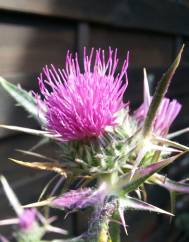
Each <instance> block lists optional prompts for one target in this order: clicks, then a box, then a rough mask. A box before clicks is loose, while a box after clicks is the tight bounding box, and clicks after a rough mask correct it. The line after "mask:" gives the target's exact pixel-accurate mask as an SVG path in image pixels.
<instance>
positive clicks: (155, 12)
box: [0, 0, 189, 242]
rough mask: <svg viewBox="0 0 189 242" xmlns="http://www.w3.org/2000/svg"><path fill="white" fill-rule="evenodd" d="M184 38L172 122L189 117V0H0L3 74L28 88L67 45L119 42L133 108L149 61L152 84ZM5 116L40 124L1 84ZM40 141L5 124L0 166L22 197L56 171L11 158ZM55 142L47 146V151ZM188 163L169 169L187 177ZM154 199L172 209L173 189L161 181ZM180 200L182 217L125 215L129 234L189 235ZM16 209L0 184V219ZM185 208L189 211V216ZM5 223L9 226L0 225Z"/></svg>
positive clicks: (1, 115) (75, 219) (73, 221)
mask: <svg viewBox="0 0 189 242" xmlns="http://www.w3.org/2000/svg"><path fill="white" fill-rule="evenodd" d="M183 42H184V43H185V44H186V47H185V51H184V55H183V58H182V63H181V65H180V67H179V70H178V71H177V73H176V75H175V77H174V78H173V79H174V80H173V82H172V84H171V87H170V90H169V93H168V96H169V97H172V98H177V99H178V100H179V101H180V102H181V104H183V105H184V107H183V109H182V112H181V114H180V115H179V117H178V118H177V121H176V122H175V124H174V126H173V127H172V129H173V130H175V129H181V128H184V127H186V126H188V123H189V97H188V94H189V1H187V0H180V1H179V0H178V1H176V0H154V1H153V0H117V1H116V0H114V1H113V0H101V1H99V0H86V1H82V0H81V1H80V0H46V1H45V0H41V1H40V0H32V1H31V0H17V1H15V0H4V1H3V0H0V75H1V76H3V77H5V78H6V79H7V80H9V81H12V82H13V83H21V85H22V86H23V87H24V88H26V89H27V90H31V89H36V87H37V76H38V75H39V73H40V71H41V68H42V67H43V66H44V65H45V64H51V63H53V64H55V65H58V66H63V65H64V63H65V54H66V51H67V50H68V49H69V50H70V51H73V52H75V51H77V52H78V53H79V54H82V48H83V46H86V47H96V48H104V49H108V47H109V46H111V47H112V48H118V54H119V57H120V61H123V59H124V58H125V56H126V52H127V50H129V51H130V63H129V71H128V76H129V87H128V89H127V92H126V94H125V100H130V101H131V107H132V108H133V109H134V108H136V107H137V106H138V105H139V104H140V102H141V101H142V93H143V90H142V81H143V74H142V68H143V67H146V68H147V72H148V74H149V80H150V83H151V89H152V91H153V90H154V86H155V85H156V82H157V81H158V80H159V78H160V76H161V74H162V73H163V72H164V71H165V70H166V68H167V67H168V66H169V65H170V63H171V62H172V61H173V59H174V57H175V55H176V53H177V52H178V49H179V48H180V47H181V45H182V43H183ZM0 123H3V124H10V125H20V126H22V125H23V126H26V127H35V128H38V125H37V124H36V123H35V122H34V121H33V120H32V119H29V118H27V114H26V113H25V112H24V111H23V110H22V109H21V108H19V107H15V102H14V101H13V100H12V99H11V98H10V97H9V96H8V95H7V94H6V93H5V92H4V91H3V90H0ZM188 140H189V136H188V135H186V136H185V139H183V140H181V141H183V142H184V143H186V144H187V143H188ZM36 142H37V138H35V137H31V136H28V135H23V134H20V133H14V132H8V131H6V130H0V173H3V174H4V175H5V176H6V177H7V178H8V180H9V181H10V183H11V185H12V187H13V188H14V190H15V192H16V193H17V195H18V197H19V198H20V200H21V201H22V203H27V202H28V201H30V202H31V201H35V200H36V199H37V198H38V196H39V194H40V192H41V190H42V189H43V187H44V186H45V184H46V182H47V180H49V176H51V177H52V174H50V175H49V173H46V172H37V171H33V170H30V169H26V168H23V167H20V166H16V165H14V164H13V163H11V161H9V160H8V158H9V157H14V158H15V157H16V158H20V157H22V158H23V156H21V155H19V154H18V153H17V152H16V151H15V149H18V148H19V149H29V148H31V147H32V146H33V145H35V144H36ZM52 150H53V148H52V147H48V149H47V148H45V147H44V151H45V152H47V151H48V153H49V154H51V152H53V151H52ZM30 160H32V159H31V158H30ZM188 163H189V161H188V160H187V158H185V159H184V160H181V161H178V162H177V163H176V165H174V166H171V168H170V169H169V170H167V171H166V172H167V173H168V176H169V177H172V178H175V179H177V180H178V179H182V178H185V177H186V176H187V175H188V173H189V172H188ZM149 200H151V201H152V202H153V204H156V205H159V206H161V207H162V208H164V209H165V208H167V209H169V195H168V193H166V192H165V191H164V190H163V189H157V188H156V187H155V188H152V189H151V190H150V195H149ZM178 201H179V202H178V203H177V215H178V216H177V217H178V220H177V223H176V225H175V219H174V220H173V222H172V224H170V223H169V219H168V218H166V217H163V216H160V215H159V216H158V215H154V214H149V213H140V212H139V213H136V212H130V213H129V214H128V216H127V215H126V221H127V223H128V224H129V228H128V232H129V236H128V237H127V238H126V239H127V241H131V242H134V241H135V242H142V241H146V242H153V241H154V242H158V241H161V242H162V241H166V242H167V241H170V242H173V241H175V242H177V241H180V242H184V241H188V237H187V236H188V235H187V230H188V228H187V227H186V228H185V225H186V223H187V222H188V223H189V219H188V217H187V210H188V207H187V205H186V204H187V203H188V201H189V198H188V196H184V197H180V199H179V200H178ZM8 214H9V215H8ZM11 214H13V212H12V210H11V209H10V207H9V206H8V203H7V200H6V199H5V197H4V195H3V191H2V189H1V188H0V219H2V218H5V217H7V216H10V215H11ZM183 214H184V216H185V215H186V217H184V219H188V220H187V221H186V223H185V220H184V222H183ZM83 216H84V214H83V213H82V214H81V215H80V216H72V217H70V218H68V219H67V220H66V222H65V224H66V225H65V226H67V227H70V228H71V229H72V231H73V232H74V233H79V232H80V231H82V229H83V227H85V226H86V225H87V222H83V221H84V220H83V219H84V218H83ZM180 218H181V219H180ZM179 219H180V220H179ZM182 222H183V223H184V224H183V225H182V226H180V227H179V226H178V224H181V223H182ZM1 231H4V233H5V232H7V231H9V229H8V228H6V229H5V228H0V232H1ZM123 237H125V236H123ZM123 241H124V239H123Z"/></svg>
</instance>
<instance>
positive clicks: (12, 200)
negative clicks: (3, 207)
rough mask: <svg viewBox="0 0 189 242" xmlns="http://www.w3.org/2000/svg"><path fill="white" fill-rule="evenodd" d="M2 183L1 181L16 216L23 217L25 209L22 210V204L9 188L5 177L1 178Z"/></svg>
mask: <svg viewBox="0 0 189 242" xmlns="http://www.w3.org/2000/svg"><path fill="white" fill-rule="evenodd" d="M0 181H1V183H2V185H3V189H4V191H5V194H6V196H7V198H8V200H9V202H10V204H11V205H12V207H13V208H14V210H15V212H16V214H17V215H18V216H20V215H22V213H23V208H22V206H21V204H20V202H19V201H18V199H17V197H16V195H15V193H14V191H13V190H12V188H11V187H10V186H9V184H8V182H7V180H6V178H5V177H4V176H0Z"/></svg>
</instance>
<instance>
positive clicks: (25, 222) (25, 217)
mask: <svg viewBox="0 0 189 242" xmlns="http://www.w3.org/2000/svg"><path fill="white" fill-rule="evenodd" d="M35 221H36V210H35V209H24V211H23V213H22V215H21V216H20V217H19V226H20V228H21V229H22V230H29V229H30V228H32V226H33V224H34V222H35Z"/></svg>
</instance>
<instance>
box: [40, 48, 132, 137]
mask: <svg viewBox="0 0 189 242" xmlns="http://www.w3.org/2000/svg"><path fill="white" fill-rule="evenodd" d="M93 52H94V50H93V49H92V51H91V53H90V55H89V56H88V55H87V54H86V50H85V49H84V58H83V69H84V71H83V72H81V70H80V66H79V63H78V57H77V54H76V55H75V57H74V58H73V57H72V55H71V54H70V53H69V52H68V54H67V58H66V66H65V68H64V69H56V68H55V67H54V66H53V65H51V67H47V66H46V67H45V68H43V72H42V73H41V75H40V76H39V78H38V80H39V87H40V91H41V93H42V94H43V96H44V100H43V101H42V100H41V104H43V106H44V105H45V106H46V109H47V111H46V114H45V115H46V119H47V128H48V129H49V130H51V131H52V132H53V133H55V134H58V135H59V136H60V137H61V139H62V140H80V139H85V138H88V137H93V136H95V137H97V136H99V135H101V134H102V133H103V132H104V130H105V128H106V126H114V125H116V113H117V112H118V111H120V110H121V109H122V108H124V107H125V106H126V104H124V103H123V100H122V99H123V95H124V92H125V90H126V88H127V73H126V71H127V66H128V56H127V59H126V60H125V62H124V63H123V66H122V70H121V72H120V73H118V74H115V71H116V68H117V65H118V59H117V51H114V52H113V51H112V50H111V49H109V54H108V59H107V61H105V53H104V50H100V49H99V50H97V51H96V54H95V59H94V60H93ZM93 62H94V64H92V63H93ZM123 77H125V79H126V82H123ZM36 96H37V94H36ZM38 103H40V102H39V100H38ZM39 106H41V105H39ZM39 108H40V107H39ZM43 110H44V107H43Z"/></svg>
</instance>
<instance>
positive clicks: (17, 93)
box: [0, 77, 46, 123]
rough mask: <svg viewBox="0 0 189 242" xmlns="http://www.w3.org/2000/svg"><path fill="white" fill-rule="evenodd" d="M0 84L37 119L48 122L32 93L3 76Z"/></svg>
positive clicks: (0, 78)
mask: <svg viewBox="0 0 189 242" xmlns="http://www.w3.org/2000/svg"><path fill="white" fill-rule="evenodd" d="M0 85H1V86H2V87H3V88H4V90H5V91H7V92H8V93H9V94H10V95H11V96H12V97H13V98H14V99H15V100H16V101H17V103H18V104H19V105H21V106H22V107H23V108H24V109H25V110H26V111H27V112H28V113H30V114H31V115H32V116H33V117H34V118H35V119H37V121H40V122H42V123H45V122H46V121H45V117H44V114H43V113H42V112H40V110H39V109H38V108H37V103H36V99H35V98H34V97H33V96H32V95H31V93H29V92H27V91H25V90H24V89H22V88H21V87H18V86H16V85H14V84H12V83H10V82H8V81H6V80H5V79H4V78H2V77H0ZM39 117H40V120H39Z"/></svg>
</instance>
